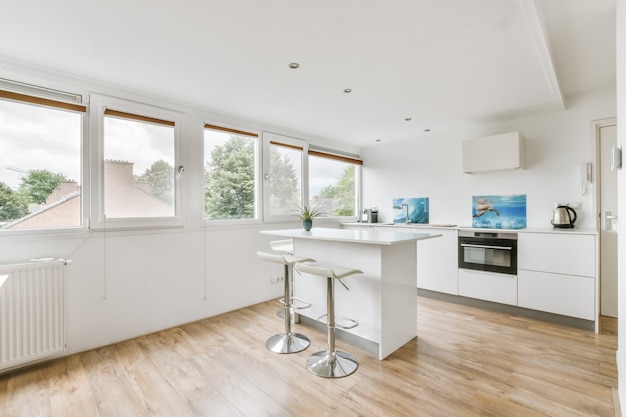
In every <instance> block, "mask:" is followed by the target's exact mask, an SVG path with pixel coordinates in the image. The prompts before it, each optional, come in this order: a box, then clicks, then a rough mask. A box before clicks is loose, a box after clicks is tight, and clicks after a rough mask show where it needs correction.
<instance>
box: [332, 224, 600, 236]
mask: <svg viewBox="0 0 626 417" xmlns="http://www.w3.org/2000/svg"><path fill="white" fill-rule="evenodd" d="M342 225H345V226H373V227H387V228H388V227H394V228H398V229H407V228H412V229H451V230H473V231H484V232H503V231H506V232H511V233H559V234H571V235H597V234H598V231H597V230H595V229H580V228H577V227H574V228H572V229H561V228H557V227H532V228H524V229H486V228H477V227H471V226H458V225H455V224H425V223H409V224H406V223H360V222H350V223H342Z"/></svg>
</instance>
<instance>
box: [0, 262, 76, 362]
mask: <svg viewBox="0 0 626 417" xmlns="http://www.w3.org/2000/svg"><path fill="white" fill-rule="evenodd" d="M68 263H69V261H64V260H52V259H45V260H33V261H31V262H29V263H24V264H17V265H0V276H8V278H7V279H6V282H5V285H4V287H3V288H2V289H0V371H2V370H6V369H10V368H15V367H17V366H20V365H24V364H27V363H30V362H35V361H39V360H41V359H44V358H48V357H51V356H54V355H56V354H58V353H59V352H62V351H63V350H64V349H65V328H64V322H65V320H64V302H63V299H64V297H63V294H64V275H65V268H66V265H67V264H68Z"/></svg>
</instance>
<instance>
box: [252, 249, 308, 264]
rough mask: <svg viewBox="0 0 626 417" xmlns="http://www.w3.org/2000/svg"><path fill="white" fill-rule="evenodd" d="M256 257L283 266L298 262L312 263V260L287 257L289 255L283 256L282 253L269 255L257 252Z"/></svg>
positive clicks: (292, 256)
mask: <svg viewBox="0 0 626 417" xmlns="http://www.w3.org/2000/svg"><path fill="white" fill-rule="evenodd" d="M256 254H257V256H258V257H259V258H261V259H263V260H264V261H270V262H275V263H277V264H283V265H290V266H291V265H295V264H296V263H298V262H311V261H313V259H312V258H305V257H304V256H296V255H289V254H283V253H269V252H262V251H258V252H257V253H256Z"/></svg>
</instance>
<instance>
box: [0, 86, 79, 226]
mask: <svg viewBox="0 0 626 417" xmlns="http://www.w3.org/2000/svg"><path fill="white" fill-rule="evenodd" d="M0 89H2V90H5V91H10V92H11V91H12V92H15V93H17V94H24V95H26V96H31V97H34V98H35V101H33V102H31V101H29V100H26V101H23V100H15V101H16V102H18V103H29V104H31V105H34V106H41V107H49V106H47V105H46V103H45V101H46V100H52V101H55V102H61V103H66V104H69V105H74V104H76V105H79V106H84V107H85V111H84V112H83V111H79V113H82V115H81V151H80V158H81V162H80V163H81V173H80V184H82V186H81V193H80V194H81V201H80V224H81V225H80V226H76V227H51V228H34V229H9V230H2V231H1V232H0V236H11V235H18V236H19V235H52V234H57V233H59V232H62V233H73V234H78V233H84V230H85V228H86V227H87V221H88V218H87V216H86V210H85V207H86V206H87V205H88V201H89V195H90V190H89V187H88V186H87V178H88V175H87V169H86V164H85V161H86V158H87V156H88V152H89V127H88V125H89V123H88V120H89V118H88V113H89V105H88V101H89V100H88V95H87V94H86V93H72V92H67V91H64V90H60V89H52V88H48V87H47V86H45V84H43V83H41V82H39V80H37V81H34V82H28V83H24V82H21V81H16V80H10V79H6V78H0ZM69 90H71V89H68V91H69ZM39 99H42V100H43V101H40V100H39ZM3 100H8V101H13V100H12V99H10V98H3ZM38 101H39V102H38ZM52 107H53V108H57V106H52ZM61 108H62V106H61ZM66 110H68V111H72V110H71V109H66Z"/></svg>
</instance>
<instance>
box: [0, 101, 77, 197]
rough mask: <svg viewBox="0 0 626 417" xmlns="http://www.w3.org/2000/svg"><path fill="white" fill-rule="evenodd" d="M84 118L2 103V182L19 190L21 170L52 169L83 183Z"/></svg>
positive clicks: (18, 104)
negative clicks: (81, 158) (81, 175)
mask: <svg viewBox="0 0 626 417" xmlns="http://www.w3.org/2000/svg"><path fill="white" fill-rule="evenodd" d="M81 117H82V115H81V114H79V113H72V112H66V111H58V110H52V109H48V108H44V107H39V106H33V105H27V104H21V103H14V102H9V101H4V100H0V182H4V183H5V184H7V185H8V186H10V187H11V188H14V189H15V188H17V187H18V186H19V184H20V180H21V178H22V176H23V175H24V173H23V172H19V171H29V170H38V169H48V170H50V171H52V172H55V173H63V174H64V175H65V177H66V178H68V179H74V180H76V181H78V182H79V183H80V181H81V178H80V152H81V137H82V132H81V123H80V120H81Z"/></svg>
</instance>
